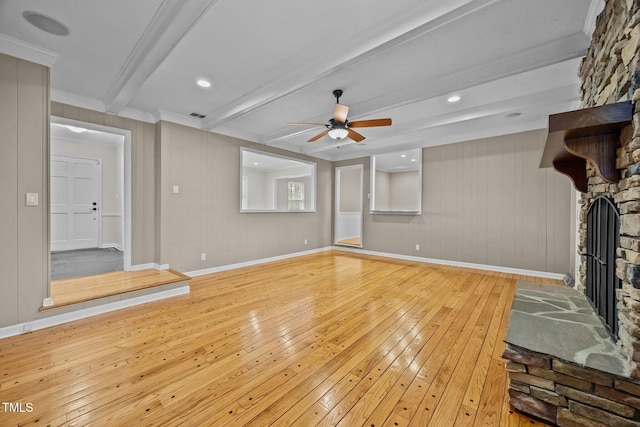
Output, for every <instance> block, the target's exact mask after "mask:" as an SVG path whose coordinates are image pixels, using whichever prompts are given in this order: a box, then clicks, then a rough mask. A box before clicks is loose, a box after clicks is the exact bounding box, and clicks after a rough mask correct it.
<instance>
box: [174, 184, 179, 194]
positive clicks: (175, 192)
mask: <svg viewBox="0 0 640 427" xmlns="http://www.w3.org/2000/svg"><path fill="white" fill-rule="evenodd" d="M179 192H180V187H179V186H177V185H174V186H173V194H178V193H179Z"/></svg>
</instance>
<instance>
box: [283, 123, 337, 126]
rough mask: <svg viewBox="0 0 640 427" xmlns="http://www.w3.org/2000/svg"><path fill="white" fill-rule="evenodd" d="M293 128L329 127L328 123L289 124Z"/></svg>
mask: <svg viewBox="0 0 640 427" xmlns="http://www.w3.org/2000/svg"><path fill="white" fill-rule="evenodd" d="M287 124H288V125H291V126H327V124H326V123H287Z"/></svg>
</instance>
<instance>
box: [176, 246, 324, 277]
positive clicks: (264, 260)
mask: <svg viewBox="0 0 640 427" xmlns="http://www.w3.org/2000/svg"><path fill="white" fill-rule="evenodd" d="M331 249H332V247H331V246H325V247H323V248H317V249H310V250H308V251H302V252H294V253H290V254H286V255H278V256H274V257H269V258H261V259H256V260H252V261H246V262H239V263H237V264H227V265H222V266H220V267H212V268H205V269H202V270H195V271H188V272H186V273H184V274H186V275H187V276H191V277H196V276H203V275H205V274H211V273H218V272H220V271H226V270H233V269H235V268H242V267H250V266H252V265H258V264H264V263H267V262H272V261H280V260H283V259H288V258H295V257H299V256H303V255H310V254H316V253H319V252H326V251H328V250H331Z"/></svg>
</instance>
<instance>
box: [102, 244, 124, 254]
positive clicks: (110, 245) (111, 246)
mask: <svg viewBox="0 0 640 427" xmlns="http://www.w3.org/2000/svg"><path fill="white" fill-rule="evenodd" d="M100 249H117V250H119V251H120V252H123V249H122V246H120V245H119V244H117V243H103V244H101V245H100Z"/></svg>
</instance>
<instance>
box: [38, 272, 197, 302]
mask: <svg viewBox="0 0 640 427" xmlns="http://www.w3.org/2000/svg"><path fill="white" fill-rule="evenodd" d="M189 279H190V277H189V276H185V275H184V274H182V273H179V272H177V271H174V270H156V269H153V268H149V269H145V270H139V271H114V272H112V273H105V274H99V275H95V276H87V277H74V278H72V279H61V280H52V281H51V283H50V287H51V292H50V293H51V298H52V299H53V302H54V305H52V306H50V307H42V308H40V310H47V309H52V308H57V307H61V306H65V305H70V304H77V303H80V302H86V301H92V300H95V299H99V298H105V297H109V296H113V295H120V294H124V293H127V292H133V291H139V290H141V289H148V288H153V287H156V286H162V285H168V284H171V283H178V282H182V281H185V280H189Z"/></svg>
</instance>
